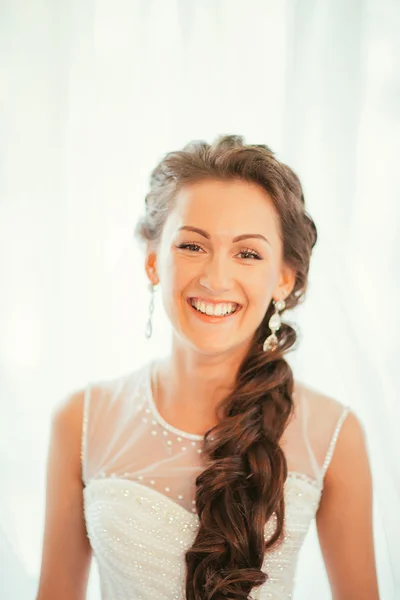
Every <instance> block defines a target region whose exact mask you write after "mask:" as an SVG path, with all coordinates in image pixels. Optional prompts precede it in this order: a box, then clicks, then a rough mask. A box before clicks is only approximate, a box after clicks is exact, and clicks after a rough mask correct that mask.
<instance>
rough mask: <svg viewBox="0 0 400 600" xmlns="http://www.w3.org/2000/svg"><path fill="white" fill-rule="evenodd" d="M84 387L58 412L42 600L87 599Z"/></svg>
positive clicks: (53, 436)
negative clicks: (83, 496) (82, 439)
mask: <svg viewBox="0 0 400 600" xmlns="http://www.w3.org/2000/svg"><path fill="white" fill-rule="evenodd" d="M82 414H83V392H79V393H77V394H74V395H73V396H70V397H69V398H68V399H67V401H66V402H64V403H63V405H61V406H60V407H59V408H58V409H57V411H56V412H55V413H54V415H53V420H52V429H51V440H50V446H49V453H48V464H47V491H46V517H45V530H44V540H43V552H42V567H41V573H40V582H39V589H38V594H37V600H54V599H55V598H57V600H83V599H84V598H85V596H86V588H87V582H88V577H89V567H90V561H91V547H90V544H89V540H88V538H87V535H86V527H85V521H84V516H83V499H82V488H83V484H82V481H81V464H80V452H81V431H82V429H81V427H82Z"/></svg>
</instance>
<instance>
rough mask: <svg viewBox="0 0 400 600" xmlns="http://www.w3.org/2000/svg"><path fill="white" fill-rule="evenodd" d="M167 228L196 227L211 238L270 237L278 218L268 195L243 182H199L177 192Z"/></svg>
mask: <svg viewBox="0 0 400 600" xmlns="http://www.w3.org/2000/svg"><path fill="white" fill-rule="evenodd" d="M169 221H170V223H169V225H170V228H171V229H173V230H175V231H176V232H178V230H179V229H180V228H181V227H183V226H189V227H197V228H200V229H203V230H205V231H207V232H208V233H209V234H210V235H212V236H218V237H221V238H225V237H228V238H233V237H235V236H239V235H242V234H244V233H248V234H261V235H264V236H265V237H266V238H268V235H269V236H271V235H272V236H273V234H274V232H275V234H276V235H278V232H277V231H276V230H277V229H278V228H279V217H278V215H277V213H276V210H275V208H274V205H273V202H272V200H271V198H270V197H269V195H268V193H267V192H266V191H265V190H264V189H262V188H261V187H260V186H258V185H256V184H252V183H249V182H244V181H229V182H225V181H202V182H199V183H196V184H191V185H189V186H185V187H184V188H182V189H180V190H179V192H178V193H177V195H176V197H175V202H174V207H173V210H172V211H171V214H170V219H169Z"/></svg>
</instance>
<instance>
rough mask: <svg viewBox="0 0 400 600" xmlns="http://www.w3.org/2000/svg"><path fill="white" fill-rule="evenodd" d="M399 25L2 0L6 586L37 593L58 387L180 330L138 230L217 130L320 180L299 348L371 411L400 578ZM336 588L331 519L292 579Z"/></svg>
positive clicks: (380, 536) (384, 544)
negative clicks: (154, 298) (160, 298)
mask: <svg viewBox="0 0 400 600" xmlns="http://www.w3.org/2000/svg"><path fill="white" fill-rule="evenodd" d="M399 31H400V5H399V3H398V2H397V1H396V0H374V1H373V0H369V1H359V0H350V1H349V0H302V1H301V2H300V1H294V0H293V1H289V0H287V1H284V0H259V1H257V0H246V2H245V1H244V0H242V1H240V0H238V1H234V0H231V1H228V0H225V1H223V0H213V1H212V0H203V1H200V0H198V1H195V0H180V1H179V0H175V1H173V0H136V1H134V2H132V0H119V1H115V2H109V1H107V0H92V1H89V0H86V1H85V0H79V1H78V0H63V1H61V0H47V1H46V0H41V1H40V0H36V1H35V2H32V1H31V0H13V1H11V0H2V2H1V4H0V51H1V58H2V61H1V73H0V75H1V78H0V85H1V97H0V102H1V103H0V109H1V123H0V136H1V151H0V198H1V203H0V236H1V237H0V269H1V271H0V286H1V291H0V332H1V335H0V403H1V412H0V415H1V417H0V450H1V454H0V486H1V488H0V489H1V495H0V586H1V587H0V596H1V597H2V598H4V599H7V600H27V599H29V598H34V595H35V589H36V585H37V579H38V575H39V569H40V554H41V543H42V533H43V520H44V494H45V461H46V454H47V444H48V434H49V425H50V415H51V412H52V410H53V408H54V406H55V405H56V404H57V403H58V402H59V401H60V400H62V399H63V398H64V397H65V395H66V394H68V393H70V392H71V391H72V390H74V389H76V388H78V387H80V386H82V385H85V384H86V383H87V382H88V381H89V380H92V379H95V378H106V377H108V376H114V375H118V374H121V373H125V372H127V371H128V370H130V369H133V368H134V367H136V366H137V365H139V364H142V363H143V362H144V361H146V360H147V359H148V358H149V357H151V356H154V355H155V354H158V353H162V352H164V351H165V350H167V349H168V333H169V332H168V325H167V323H166V321H165V317H164V315H163V313H162V307H161V306H160V305H159V304H157V306H156V318H155V335H154V338H153V339H152V341H151V342H147V341H146V340H145V338H144V329H145V321H146V319H147V306H148V299H149V298H148V295H147V294H148V292H147V288H146V281H145V276H144V270H143V258H142V255H141V254H140V251H139V249H138V248H137V246H136V245H135V244H134V243H133V241H132V232H133V227H134V224H135V222H136V219H137V217H138V215H139V214H140V212H141V210H142V205H143V199H144V194H145V193H146V189H147V188H146V186H147V178H148V175H149V172H150V170H151V169H152V168H153V166H154V165H155V164H156V162H157V161H158V160H159V159H160V158H161V156H162V154H163V153H164V152H166V151H169V150H173V149H177V148H180V147H181V146H182V145H184V144H185V143H186V142H188V141H189V140H191V139H194V138H201V139H205V140H207V141H212V139H213V138H214V137H215V136H216V135H217V134H220V133H238V134H242V135H244V136H245V138H246V141H248V142H252V143H267V144H268V145H270V146H271V147H272V149H273V150H275V151H276V152H277V154H278V157H279V158H281V159H283V160H285V161H286V162H288V163H289V164H290V165H291V166H292V167H293V168H294V169H295V170H296V171H297V172H298V174H299V175H300V177H301V179H302V181H303V184H304V189H305V195H306V202H307V204H308V209H309V211H310V213H311V215H312V216H313V218H314V219H315V221H316V223H317V226H318V230H319V241H318V244H317V247H316V249H315V253H314V256H313V262H312V268H311V277H310V289H309V293H308V298H307V301H306V303H305V305H303V306H302V307H301V309H299V310H298V311H297V312H296V314H294V313H292V315H290V320H292V321H295V322H296V323H297V324H298V325H299V327H300V329H301V332H302V334H301V343H300V348H299V350H298V352H297V354H296V355H295V356H293V357H291V358H290V360H291V361H292V365H293V368H294V369H295V374H297V375H298V377H300V378H302V379H303V380H305V381H307V382H308V383H309V384H311V385H314V386H316V387H318V388H319V389H321V390H323V391H325V392H327V393H328V394H332V395H335V396H336V397H337V398H338V399H340V400H341V401H342V402H344V403H348V404H350V405H351V406H352V407H353V409H354V410H355V411H356V412H357V413H358V415H359V417H360V418H361V419H362V421H363V423H364V426H365V429H366V432H367V437H368V443H369V447H370V452H371V464H372V468H373V477H374V494H375V520H374V528H375V537H376V553H377V562H378V574H379V582H380V587H381V598H382V599H383V600H392V599H394V598H397V599H399V598H400V580H399V577H400V575H399V574H400V550H399V539H400V523H399V507H400V475H399V468H398V465H399V464H400V445H399V443H398V427H399V425H398V424H399V419H400V410H399V400H398V399H399V394H398V385H399V376H398V371H399V367H400V361H399V359H400V356H399V348H398V338H399V311H398V306H399V287H400V285H399V268H398V265H399V259H400V252H399V245H398V244H399V237H398V236H399V231H400V229H399V213H400V209H399V193H398V173H399V150H400V148H399V140H400V131H399V129H400V127H399V111H400V71H399V54H400V52H399V50H400V41H399V40H400V36H399V35H398V34H399ZM396 236H397V237H396ZM328 590H329V588H328V585H327V580H326V575H325V572H324V568H323V563H322V559H321V555H320V553H319V548H318V545H317V541H316V537H315V530H314V528H312V530H311V531H310V534H309V536H308V538H307V541H306V544H305V546H304V548H303V550H302V553H301V559H300V565H299V583H298V586H297V589H296V596H295V598H296V599H297V600H310V599H311V600H314V599H315V600H327V599H328V598H330V593H329V591H328ZM88 597H89V598H90V600H96V599H98V598H99V591H98V583H97V575H96V570H95V568H94V569H93V571H92V576H91V584H90V591H89V594H88Z"/></svg>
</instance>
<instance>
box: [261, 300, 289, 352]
mask: <svg viewBox="0 0 400 600" xmlns="http://www.w3.org/2000/svg"><path fill="white" fill-rule="evenodd" d="M274 307H275V312H274V314H273V315H272V316H271V318H270V320H269V323H268V327H269V328H270V330H271V335H269V336H268V337H267V339H266V340H265V342H264V345H263V350H264V352H268V351H269V350H271V351H273V350H276V349H277V347H278V338H277V336H276V332H277V331H278V329H279V328H280V326H281V325H282V321H281V316H280V314H279V311H282V310H284V309H285V308H286V302H285V300H284V299H283V298H282V299H281V300H278V301H277V302H275V300H274Z"/></svg>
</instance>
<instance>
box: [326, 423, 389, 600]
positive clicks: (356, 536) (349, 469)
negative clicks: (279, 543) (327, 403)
mask: <svg viewBox="0 0 400 600" xmlns="http://www.w3.org/2000/svg"><path fill="white" fill-rule="evenodd" d="M372 507H373V495H372V480H371V472H370V466H369V460H368V455H367V449H366V442H365V436H364V431H363V429H362V426H361V424H360V422H359V420H358V419H357V417H356V416H355V415H354V414H353V413H352V412H350V413H349V414H348V416H347V418H346V420H345V421H344V423H343V426H342V429H341V432H340V434H339V437H338V440H337V442H336V447H335V451H334V453H333V457H332V460H331V464H330V466H329V468H328V470H327V473H326V476H325V484H324V489H323V493H322V498H321V503H320V506H319V509H318V512H317V517H316V520H317V529H318V537H319V541H320V546H321V550H322V554H323V557H324V561H325V566H326V570H327V573H328V577H329V582H330V585H331V589H332V598H333V600H354V599H355V598H362V599H363V600H379V592H378V583H377V576H376V567H375V554H374V542H373V528H372Z"/></svg>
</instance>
